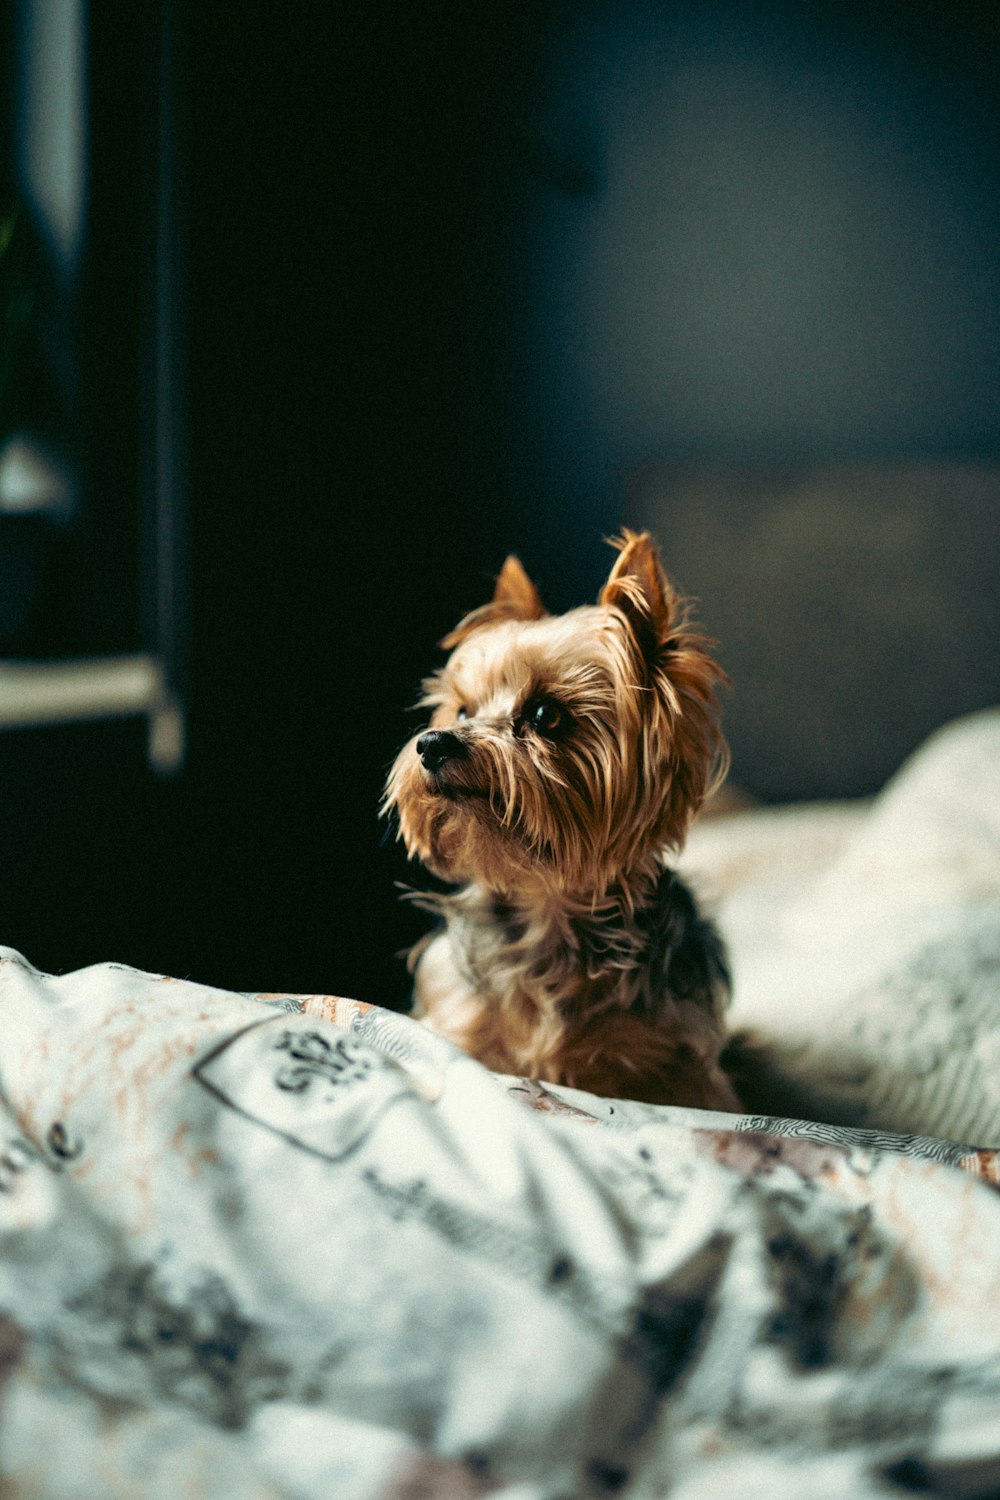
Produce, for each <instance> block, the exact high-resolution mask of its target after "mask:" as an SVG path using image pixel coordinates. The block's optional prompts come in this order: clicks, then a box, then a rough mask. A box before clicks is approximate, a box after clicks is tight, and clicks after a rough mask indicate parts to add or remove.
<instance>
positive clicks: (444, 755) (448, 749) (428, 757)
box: [417, 729, 466, 771]
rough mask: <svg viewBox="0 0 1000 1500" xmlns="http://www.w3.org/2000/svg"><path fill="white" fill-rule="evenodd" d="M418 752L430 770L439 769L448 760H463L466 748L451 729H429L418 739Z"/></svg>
mask: <svg viewBox="0 0 1000 1500" xmlns="http://www.w3.org/2000/svg"><path fill="white" fill-rule="evenodd" d="M417 754H418V755H419V756H420V759H421V760H422V761H423V763H424V765H425V766H426V767H427V769H428V771H439V770H440V769H441V767H442V766H443V765H444V763H445V761H446V760H461V758H462V756H463V755H465V754H466V749H465V745H464V744H463V743H462V741H461V740H460V739H459V737H458V735H457V734H452V732H451V730H450V729H428V730H427V732H426V733H425V734H422V735H421V736H420V738H419V740H417Z"/></svg>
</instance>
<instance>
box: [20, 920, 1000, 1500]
mask: <svg viewBox="0 0 1000 1500" xmlns="http://www.w3.org/2000/svg"><path fill="white" fill-rule="evenodd" d="M0 1088H2V1129H3V1138H2V1143H0V1313H2V1317H0V1381H2V1397H0V1493H2V1494H3V1495H4V1496H5V1497H8V1496H10V1497H18V1500H20V1497H28V1496H32V1497H33V1496H44V1497H46V1500H50V1497H51V1500H70V1497H72V1500H84V1497H86V1500H91V1497H94V1496H102V1497H103V1496H122V1497H163V1500H168V1497H169V1500H176V1497H177V1496H179V1495H183V1496H185V1497H192V1500H202V1497H204V1500H208V1497H212V1500H228V1497H240V1500H257V1497H260V1500H264V1497H269V1500H270V1497H283V1500H285V1497H288V1500H291V1497H295V1500H300V1497H301V1500H306V1497H309V1500H311V1497H336V1500H418V1497H426V1500H439V1497H440V1500H472V1497H476V1496H485V1495H495V1496H502V1497H504V1500H589V1497H593V1500H602V1497H609V1496H616V1497H619V1496H620V1497H628V1500H642V1497H659V1496H667V1495H669V1496H671V1497H677V1500H740V1497H758V1496H761V1495H767V1496H768V1497H769V1500H801V1496H802V1495H804V1494H808V1495H810V1496H812V1497H816V1500H835V1497H845V1500H847V1497H850V1500H869V1497H870V1500H876V1497H878V1500H885V1497H886V1496H892V1495H905V1494H912V1493H913V1492H915V1491H918V1492H920V1493H924V1494H936V1495H962V1496H967V1497H968V1496H980V1497H983V1500H985V1497H986V1496H987V1495H993V1494H996V1493H997V1490H998V1488H1000V1420H998V1414H1000V1299H998V1298H997V1296H996V1287H997V1285H998V1284H1000V1194H998V1192H997V1185H998V1183H1000V1170H998V1158H997V1155H996V1154H995V1153H994V1152H993V1151H990V1150H976V1149H973V1148H972V1147H970V1146H968V1145H964V1144H954V1143H950V1142H945V1141H940V1140H931V1139H927V1138H923V1137H919V1136H910V1137H899V1136H893V1135H891V1134H888V1133H872V1132H864V1131H859V1130H850V1129H844V1128H830V1127H825V1126H820V1125H809V1124H807V1123H797V1122H794V1121H791V1120H770V1119H767V1118H764V1117H759V1116H757V1117H754V1116H739V1117H734V1116H729V1115H709V1114H705V1113H702V1112H697V1111H686V1110H680V1109H670V1108H665V1107H657V1106H652V1105H640V1104H632V1103H628V1102H625V1101H619V1100H599V1099H596V1098H594V1097H592V1096H589V1095H585V1094H580V1093H577V1092H574V1091H572V1090H568V1089H560V1088H554V1087H553V1088H550V1087H547V1086H546V1087H542V1086H541V1085H538V1084H534V1083H528V1082H526V1081H524V1080H521V1079H516V1078H504V1077H497V1076H494V1075H492V1074H490V1073H488V1072H486V1071H485V1070H484V1069H483V1068H482V1067H481V1066H479V1064H477V1063H475V1062H474V1061H472V1060H471V1059H469V1058H467V1057H464V1056H462V1055H461V1054H459V1053H457V1052H455V1051H454V1050H453V1049H452V1048H451V1047H450V1046H449V1045H448V1044H447V1043H446V1042H444V1041H442V1040H441V1039H440V1038H437V1037H435V1036H433V1035H432V1034H431V1033H429V1032H427V1031H426V1030H424V1029H423V1028H421V1027H420V1026H419V1025H417V1024H416V1023H415V1022H413V1021H412V1020H410V1019H409V1018H407V1017H404V1016H398V1015H394V1014H391V1013H390V1012H387V1011H384V1010H380V1009H379V1008H377V1007H375V1006H372V1005H369V1004H363V1003H360V1002H356V1001H351V1000H346V999H340V998H336V997H328V996H311V997H303V996H284V995H268V996H265V995H239V994H234V993H228V992H223V991H220V990H217V989H210V988H206V987H204V986H200V985H197V984H194V983H191V982H188V981H178V980H174V979H169V978H165V977H160V976H155V975H149V974H143V973H139V972H137V971H135V970H132V969H129V968H127V967H124V966H122V965H116V964H102V965H98V966H96V967H93V968H89V969H85V970H80V971H78V972H75V973H71V974H66V975H63V976H59V977H53V976H50V975H46V974H43V973H40V972H38V971H37V970H36V969H35V968H33V967H32V965H31V964H30V963H29V962H28V961H27V959H25V958H24V957H23V956H21V955H20V954H19V953H17V952H16V951H15V950H13V949H9V948H7V949H0Z"/></svg>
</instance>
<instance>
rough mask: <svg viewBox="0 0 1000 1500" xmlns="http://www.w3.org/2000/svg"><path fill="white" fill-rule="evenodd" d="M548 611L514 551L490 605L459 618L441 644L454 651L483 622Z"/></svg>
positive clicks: (533, 617) (531, 617)
mask: <svg viewBox="0 0 1000 1500" xmlns="http://www.w3.org/2000/svg"><path fill="white" fill-rule="evenodd" d="M544 614H545V605H544V604H543V603H542V601H541V598H540V597H539V593H538V590H537V589H536V588H535V585H534V584H533V583H532V581H531V579H530V578H529V577H528V575H527V573H526V572H525V571H524V568H523V566H522V565H521V562H520V559H519V558H516V557H515V556H514V554H513V553H511V555H510V556H509V557H508V558H507V560H506V562H505V563H504V565H503V567H502V568H501V569H500V575H499V577H498V578H497V582H496V588H495V589H494V590H493V598H492V599H491V600H490V602H489V604H481V605H480V606H479V608H478V609H474V610H472V612H471V613H470V614H467V615H466V616H465V618H464V619H463V620H459V622H458V624H457V625H456V626H455V629H454V630H451V631H449V632H448V634H447V635H446V636H445V638H444V640H443V641H442V642H441V645H442V646H444V648H445V649H446V650H448V651H450V650H451V648H452V647H453V646H457V645H458V643H459V641H464V640H465V638H466V636H467V635H471V634H472V632H473V631H474V630H478V629H480V627H481V626H483V625H498V624H499V623H500V622H501V621H502V620H540V619H541V618H542V616H543V615H544Z"/></svg>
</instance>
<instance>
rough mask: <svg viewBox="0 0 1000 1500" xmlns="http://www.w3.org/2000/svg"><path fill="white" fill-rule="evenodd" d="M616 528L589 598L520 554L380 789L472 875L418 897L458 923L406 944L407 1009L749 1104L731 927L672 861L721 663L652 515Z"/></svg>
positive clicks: (504, 1044) (592, 1084) (719, 1102)
mask: <svg viewBox="0 0 1000 1500" xmlns="http://www.w3.org/2000/svg"><path fill="white" fill-rule="evenodd" d="M613 545H614V546H616V547H617V548H618V549H619V553H620V555H619V557H618V559H617V560H616V562H615V565H614V567H613V568H612V570H611V574H610V577H609V578H608V580H607V583H606V584H605V585H604V587H603V589H602V590H601V593H600V596H599V598H598V601H597V604H596V605H591V606H587V607H584V608H581V609H573V610H570V611H569V612H568V613H567V614H565V615H558V616H553V615H548V614H546V612H545V609H544V607H543V605H542V602H541V600H540V599H539V597H538V593H537V591H536V589H535V586H534V584H533V583H532V582H531V580H530V579H529V578H528V576H527V574H526V573H525V571H524V569H523V568H522V566H521V564H520V563H519V562H518V560H517V559H516V558H515V557H508V559H507V561H506V562H505V564H504V566H503V570H502V572H501V573H500V577H499V578H498V580H497V585H496V592H495V593H494V596H493V599H492V600H491V602H490V603H489V604H486V605H483V606H482V607H481V608H480V609H476V610H473V611H472V613H471V614H469V615H466V617H465V618H464V619H463V620H462V621H461V623H460V624H459V625H458V626H457V627H456V628H455V630H453V631H452V632H451V634H450V635H448V636H446V637H445V639H444V641H442V643H441V644H442V645H443V646H445V647H446V648H453V649H452V650H451V655H450V657H449V658H448V661H447V662H446V664H445V666H444V668H443V669H442V671H440V672H439V673H437V674H436V675H435V676H433V677H431V678H430V679H429V680H428V681H427V682H426V683H425V690H426V696H425V697H424V698H423V700H422V704H421V706H425V707H428V708H432V709H433V714H432V716H431V721H430V728H429V729H427V730H425V731H423V732H422V733H420V734H418V735H416V736H414V738H413V739H412V740H411V741H410V742H409V743H408V744H407V745H406V746H404V748H403V750H402V751H401V752H400V754H399V756H398V758H397V759H396V762H395V764H394V766H393V768H392V771H391V773H390V776H389V781H388V786H387V789H386V798H385V806H386V810H393V809H394V810H395V812H396V813H397V814H398V818H399V832H400V834H401V836H402V838H403V840H404V842H405V844H406V848H407V851H408V853H409V854H410V856H411V857H412V858H417V859H420V860H422V861H423V863H424V864H425V865H427V867H428V868H429V869H430V870H432V871H433V872H434V873H435V874H436V875H438V876H440V877H441V878H442V879H444V880H445V881H448V882H451V883H453V884H454V885H455V886H456V887H457V889H456V890H455V891H454V892H452V893H450V894H447V895H440V896H436V895H429V896H426V897H420V898H419V899H420V900H421V901H422V902H423V903H424V904H426V905H427V906H428V907H430V908H431V909H433V910H435V911H437V912H438V913H440V915H441V916H443V918H444V927H443V930H441V931H440V932H438V933H436V934H432V935H431V936H430V937H429V938H427V939H425V940H424V942H423V943H422V944H420V945H419V946H418V947H417V949H415V950H414V953H413V955H412V957H411V962H412V964H413V965H414V967H415V1006H414V1013H415V1014H416V1015H417V1016H419V1017H420V1018H421V1019H422V1020H423V1021H424V1022H425V1023H426V1024H427V1025H428V1026H430V1027H431V1028H432V1029H433V1030H434V1031H437V1032H440V1033H441V1035H443V1036H446V1037H449V1038H450V1039H451V1040H452V1041H453V1042H455V1043H456V1044H457V1045H458V1046H459V1047H461V1048H463V1049H464V1050H465V1051H466V1052H469V1053H471V1054H472V1056H473V1057H476V1058H478V1059H479V1060H480V1061H481V1062H483V1063H485V1064H486V1066H487V1067H489V1068H492V1069H494V1070H495V1071H497V1072H505V1073H514V1074H519V1075H522V1076H527V1077H531V1078H537V1079H541V1080H545V1081H548V1082H552V1083H565V1084H570V1085H572V1086H573V1087H575V1088H580V1089H587V1090H589V1091H590V1092H592V1093H597V1094H604V1095H609V1096H612V1097H616V1098H630V1099H643V1100H648V1101H650V1102H653V1103H659V1104H683V1105H689V1106H694V1107H697V1108H703V1109H721V1110H737V1109H738V1108H739V1104H738V1102H737V1099H736V1096H735V1094H734V1093H733V1090H732V1088H731V1086H730V1084H729V1082H728V1080H727V1078H726V1076H725V1074H724V1073H723V1072H722V1070H721V1068H720V1066H719V1053H720V1050H721V1046H722V1043H723V1039H724V1032H723V1023H722V1014H723V1010H724V1008H725V1004H726V1001H727V999H728V991H729V982H728V974H727V970H726V963H725V957H724V953H723V949H722V944H721V940H720V938H719V936H718V934H717V933H716V931H715V929H714V927H713V926H712V925H711V923H710V922H708V921H707V920H706V919H705V918H704V917H702V916H700V915H699V913H698V911H697V909H696V907H695V903H694V900H693V897H692V896H691V893H690V891H689V890H688V889H687V887H686V886H685V885H684V884H683V883H682V881H681V880H680V879H679V877H678V876H677V875H676V874H674V873H673V872H672V871H671V870H670V869H669V868H668V867H667V866H666V865H665V863H664V854H665V852H666V851H669V850H677V849H679V848H680V846H681V845H682V844H683V842H684V837H685V834H686V832H687V828H688V824H689V822H690V820H691V818H692V817H693V815H694V814H695V813H696V812H697V810H698V808H699V807H700V806H701V803H702V801H703V800H704V798H705V796H706V794H707V792H708V791H709V790H710V789H711V787H712V785H713V784H714V783H715V782H716V781H718V780H719V779H721V773H722V772H723V770H724V766H725V761H726V747H725V742H724V740H723V739H722V735H721V732H720V729H719V704H718V699H717V696H716V689H717V687H718V686H719V685H720V684H721V683H722V682H724V681H725V675H724V673H723V671H722V669H721V668H720V667H719V666H718V664H717V663H716V662H715V660H714V659H713V658H712V656H711V655H710V654H709V651H708V643H707V642H706V641H705V639H704V638H703V637H702V636H701V635H699V634H698V633H697V631H696V630H694V629H693V628H692V626H691V623H690V618H689V609H688V604H687V601H686V600H684V599H683V598H682V597H681V596H680V595H679V594H678V593H676V591H675V590H674V589H673V587H672V586H671V584H670V583H669V581H668V580H667V578H666V576H665V575H664V573H663V570H662V568H661V567H660V564H659V560H658V558H657V555H656V550H655V547H654V545H653V542H652V539H651V538H650V536H649V535H648V533H642V534H641V535H636V534H634V533H631V532H628V531H626V532H624V533H623V535H622V537H621V538H620V539H617V540H616V541H615V542H614V543H613Z"/></svg>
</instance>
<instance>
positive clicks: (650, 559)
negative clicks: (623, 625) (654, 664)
mask: <svg viewBox="0 0 1000 1500" xmlns="http://www.w3.org/2000/svg"><path fill="white" fill-rule="evenodd" d="M611 545H612V547H617V548H618V550H619V552H620V554H621V555H620V557H619V558H618V559H617V561H616V562H615V565H614V567H613V568H612V569H611V572H610V574H609V576H608V581H607V583H606V584H605V585H604V587H603V588H602V590H601V592H600V594H599V595H598V599H597V602H598V604H605V605H614V606H615V608H616V609H620V610H621V612H622V614H623V615H624V616H625V618H626V619H627V620H628V623H629V625H630V626H631V627H632V631H633V634H634V635H635V637H636V639H637V640H638V642H639V644H640V646H641V647H642V650H643V654H644V655H645V656H646V657H647V658H652V657H653V656H654V655H655V654H656V651H657V650H658V648H659V647H660V646H661V645H663V644H664V643H665V642H666V641H667V640H668V639H669V637H670V633H671V630H672V627H673V624H674V617H675V614H676V606H677V598H676V595H675V594H674V591H673V589H672V587H671V585H670V583H669V581H668V579H667V576H666V574H665V573H664V571H663V568H662V566H661V565H660V559H659V557H658V556H657V553H656V546H655V544H654V542H653V538H652V537H651V536H650V534H649V532H648V531H640V532H634V531H627V530H623V531H622V534H621V536H619V537H613V538H612V539H611Z"/></svg>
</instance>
